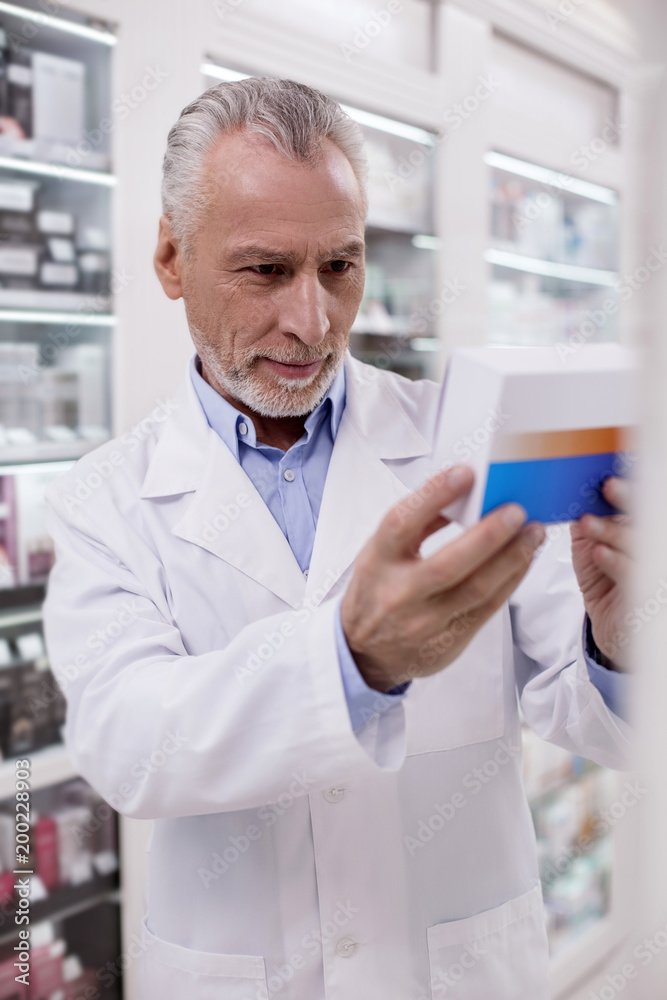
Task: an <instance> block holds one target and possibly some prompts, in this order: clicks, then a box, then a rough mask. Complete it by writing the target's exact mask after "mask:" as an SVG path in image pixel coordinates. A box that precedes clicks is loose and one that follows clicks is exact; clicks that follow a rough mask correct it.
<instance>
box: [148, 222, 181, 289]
mask: <svg viewBox="0 0 667 1000" xmlns="http://www.w3.org/2000/svg"><path fill="white" fill-rule="evenodd" d="M153 266H154V267H155V273H156V274H157V276H158V279H159V281H160V284H161V285H162V287H163V288H164V291H165V294H166V295H168V296H169V298H170V299H180V298H181V297H182V295H183V285H182V277H183V257H182V255H181V251H180V248H179V245H178V243H177V242H176V240H175V239H174V234H173V232H172V228H171V223H170V221H169V219H168V218H167V216H166V215H163V216H162V217H161V219H160V227H159V230H158V237H157V247H156V248H155V256H154V257H153Z"/></svg>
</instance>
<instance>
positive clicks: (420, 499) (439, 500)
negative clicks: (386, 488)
mask: <svg viewBox="0 0 667 1000" xmlns="http://www.w3.org/2000/svg"><path fill="white" fill-rule="evenodd" d="M472 483H473V473H472V470H471V469H469V468H468V467H467V466H465V465H455V466H453V467H452V468H451V469H448V470H446V471H445V472H439V473H437V475H435V476H432V478H431V479H427V480H426V482H425V483H422V485H421V486H420V487H419V489H418V490H416V491H415V492H414V493H411V494H410V496H408V497H406V498H405V499H404V500H401V502H400V503H399V504H396V506H395V507H392V509H391V510H390V511H389V513H388V514H386V515H385V517H384V518H383V519H382V521H381V523H380V527H379V528H378V530H377V532H376V533H375V535H374V538H375V541H376V543H377V544H378V546H379V548H380V551H381V554H382V555H383V556H384V557H385V558H389V559H392V558H398V557H399V556H406V555H416V554H417V552H418V551H419V546H420V545H421V543H422V542H423V541H424V539H425V538H426V537H427V536H428V535H429V534H433V532H434V531H437V530H438V528H441V527H443V526H444V525H445V524H447V523H448V522H447V521H446V520H445V519H444V518H443V517H441V515H440V511H441V510H442V509H443V507H447V506H448V505H449V504H450V503H453V501H454V500H458V498H459V497H461V496H463V495H464V494H465V493H467V492H468V490H469V489H470V487H471V486H472Z"/></svg>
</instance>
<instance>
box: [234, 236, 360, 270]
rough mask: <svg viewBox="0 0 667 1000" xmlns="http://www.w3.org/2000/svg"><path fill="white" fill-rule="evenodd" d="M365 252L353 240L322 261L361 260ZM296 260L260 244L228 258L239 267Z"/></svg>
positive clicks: (241, 249) (358, 242)
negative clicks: (346, 258) (348, 258)
mask: <svg viewBox="0 0 667 1000" xmlns="http://www.w3.org/2000/svg"><path fill="white" fill-rule="evenodd" d="M364 250H365V245H364V243H362V242H361V241H360V240H351V241H350V242H349V243H345V244H343V245H341V246H338V247H334V248H333V249H332V250H331V251H330V252H329V253H327V254H326V256H325V257H323V258H322V260H323V261H327V260H339V259H341V258H343V257H352V258H354V259H359V258H360V257H363V255H364ZM296 260H297V258H296V255H295V254H292V253H287V252H286V251H284V250H276V249H274V248H272V247H268V246H262V245H261V244H259V243H250V244H246V245H245V246H241V247H237V248H236V249H235V250H232V251H231V253H230V254H229V255H228V256H227V261H228V262H229V263H231V264H237V265H244V264H257V263H258V262H259V263H262V264H294V263H295V262H296Z"/></svg>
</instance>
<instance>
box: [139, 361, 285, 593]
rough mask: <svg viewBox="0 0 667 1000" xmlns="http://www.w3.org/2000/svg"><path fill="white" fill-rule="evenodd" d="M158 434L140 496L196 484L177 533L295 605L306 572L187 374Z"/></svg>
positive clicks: (160, 494) (158, 494)
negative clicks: (211, 420) (214, 425)
mask: <svg viewBox="0 0 667 1000" xmlns="http://www.w3.org/2000/svg"><path fill="white" fill-rule="evenodd" d="M174 410H175V413H176V414H177V419H175V420H172V421H170V423H169V424H168V425H167V426H166V427H165V428H164V430H163V433H162V435H161V436H160V438H159V440H158V442H157V445H156V448H155V451H154V453H153V457H152V460H151V463H150V465H149V468H148V472H147V474H146V477H145V479H144V483H143V487H142V490H141V496H142V498H144V499H151V498H157V497H164V496H169V495H174V494H176V493H188V492H194V496H193V498H192V500H191V501H190V502H189V504H188V505H187V508H186V510H185V512H184V513H183V514H182V516H181V518H180V520H178V521H177V522H176V524H174V525H173V527H172V529H171V530H172V534H174V535H176V536H177V537H179V538H183V539H184V540H185V541H188V542H192V543H193V544H194V545H199V546H201V547H202V548H204V549H207V550H208V551H209V552H211V553H213V555H216V556H218V557H219V558H220V559H224V560H225V561H226V562H227V563H229V564H230V566H234V567H235V568H236V569H238V570H240V571H241V572H242V573H244V574H245V575H246V576H248V577H251V578H252V579H253V580H256V581H257V583H260V584H261V585H262V586H264V587H267V588H268V589H269V590H270V591H272V593H274V594H276V595H277V596H278V597H280V598H281V599H282V600H284V601H286V603H287V604H290V605H291V606H292V607H295V608H296V607H299V606H300V605H301V603H302V601H303V596H304V591H305V580H304V577H303V574H302V572H301V570H300V568H299V564H298V563H297V561H296V559H295V557H294V554H293V553H292V550H291V549H290V547H289V544H288V542H287V539H286V538H285V536H284V535H283V533H282V531H281V530H280V527H279V526H278V524H277V523H276V521H275V519H274V517H273V515H272V514H271V512H270V511H269V509H268V507H267V506H266V504H265V503H264V501H263V500H262V498H261V496H260V494H259V493H258V491H257V490H256V489H255V487H254V485H253V483H252V482H251V480H250V479H249V478H248V476H247V475H246V473H245V472H244V471H243V469H242V468H241V466H240V464H239V463H238V462H237V461H236V458H235V456H234V455H233V454H232V453H231V451H230V450H229V448H228V447H227V446H226V445H225V444H224V442H223V441H222V440H221V439H220V438H219V437H218V435H217V434H216V433H215V431H213V430H212V429H211V427H209V425H208V423H207V421H206V417H205V416H204V413H203V411H202V409H201V405H200V403H199V400H198V399H197V397H196V393H195V391H194V388H193V387H192V383H191V380H190V377H189V375H188V376H187V380H186V383H185V385H182V386H181V388H180V390H179V392H178V394H177V395H176V397H175V403H174Z"/></svg>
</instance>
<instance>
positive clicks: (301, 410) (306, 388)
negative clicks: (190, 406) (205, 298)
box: [191, 330, 347, 417]
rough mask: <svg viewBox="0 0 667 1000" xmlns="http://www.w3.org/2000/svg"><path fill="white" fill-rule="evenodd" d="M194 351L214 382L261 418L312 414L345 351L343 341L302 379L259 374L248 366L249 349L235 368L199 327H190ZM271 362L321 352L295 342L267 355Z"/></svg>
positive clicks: (305, 357) (307, 358)
mask: <svg viewBox="0 0 667 1000" xmlns="http://www.w3.org/2000/svg"><path fill="white" fill-rule="evenodd" d="M191 332H192V333H193V334H194V336H193V340H194V341H195V346H196V347H197V353H198V354H199V357H200V358H201V362H202V365H203V367H204V369H205V371H206V372H207V374H208V375H209V376H210V377H211V378H212V379H214V381H215V383H216V384H217V385H218V386H220V387H221V388H222V389H224V390H225V392H227V393H228V394H229V395H230V396H231V397H232V398H233V399H237V400H239V401H240V402H241V403H244V404H245V406H247V407H248V408H249V409H250V410H252V411H253V412H254V413H258V414H259V415H260V416H262V417H303V416H306V414H308V413H312V411H313V410H314V409H316V408H317V406H318V405H319V404H320V403H321V402H322V400H323V399H324V397H325V396H326V394H327V392H328V391H329V389H330V388H331V385H332V383H333V380H334V379H335V377H336V375H337V373H338V371H339V369H340V366H341V364H342V363H343V357H344V354H345V348H346V346H347V345H346V344H342V345H341V350H340V351H338V352H336V354H337V355H338V356H336V354H333V353H332V352H331V351H330V352H329V353H328V354H327V355H326V361H325V362H324V364H323V365H322V366H321V367H320V369H319V370H318V371H316V372H315V373H314V374H313V375H309V376H306V377H305V378H290V377H289V376H286V375H279V374H277V373H273V374H272V375H271V376H270V380H271V383H270V382H269V378H267V377H266V376H260V375H259V374H258V373H257V371H256V369H255V368H254V367H253V366H252V361H253V360H254V359H255V358H257V357H258V355H257V354H255V353H251V352H249V357H248V359H247V360H246V359H243V362H242V367H237V366H236V365H234V364H233V363H232V362H231V360H230V361H229V362H225V359H222V358H221V357H220V354H219V352H218V351H217V350H216V349H215V348H213V347H211V346H210V345H209V344H207V343H206V338H205V337H204V336H203V335H202V334H201V332H200V331H199V330H191ZM266 356H267V357H271V359H272V360H274V361H283V362H290V361H291V362H295V361H300V362H306V361H314V360H316V359H317V358H318V357H322V355H321V354H319V355H318V354H315V353H313V351H312V350H310V349H308V348H307V347H306V346H305V345H302V346H301V350H300V351H299V349H298V345H295V346H294V347H293V348H292V349H291V351H290V352H289V353H288V352H287V351H285V352H284V354H283V355H282V356H277V355H276V352H274V353H272V354H271V355H266Z"/></svg>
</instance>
